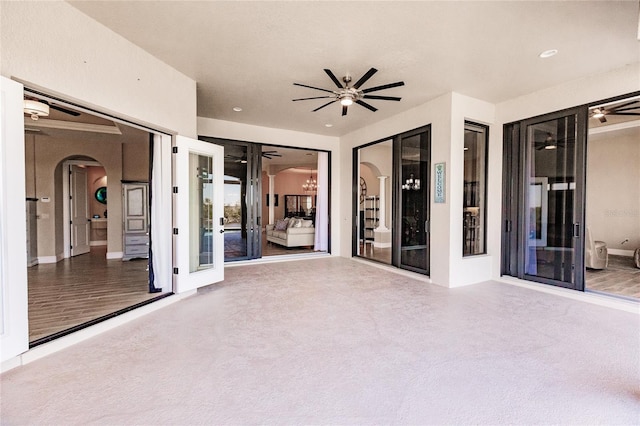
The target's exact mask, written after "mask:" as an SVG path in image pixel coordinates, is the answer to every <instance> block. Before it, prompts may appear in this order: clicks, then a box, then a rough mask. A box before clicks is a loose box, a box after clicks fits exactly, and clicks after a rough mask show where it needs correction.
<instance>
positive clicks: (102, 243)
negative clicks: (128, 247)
mask: <svg viewBox="0 0 640 426" xmlns="http://www.w3.org/2000/svg"><path fill="white" fill-rule="evenodd" d="M106 245H107V240H99V241H90V242H89V246H91V247H95V246H106Z"/></svg>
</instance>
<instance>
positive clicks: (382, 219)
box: [376, 176, 389, 232]
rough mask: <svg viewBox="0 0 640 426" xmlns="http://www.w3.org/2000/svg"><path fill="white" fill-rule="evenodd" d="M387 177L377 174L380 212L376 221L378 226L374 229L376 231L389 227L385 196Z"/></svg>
mask: <svg viewBox="0 0 640 426" xmlns="http://www.w3.org/2000/svg"><path fill="white" fill-rule="evenodd" d="M387 177H388V176H378V179H380V204H379V206H378V207H380V212H379V213H380V214H379V218H380V222H379V223H378V227H377V228H376V231H378V232H383V231H388V230H389V228H387V197H386V190H387V185H386V183H387Z"/></svg>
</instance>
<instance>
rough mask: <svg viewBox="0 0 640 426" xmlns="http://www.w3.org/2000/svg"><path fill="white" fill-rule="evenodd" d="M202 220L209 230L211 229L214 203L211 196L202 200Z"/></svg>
mask: <svg viewBox="0 0 640 426" xmlns="http://www.w3.org/2000/svg"><path fill="white" fill-rule="evenodd" d="M202 222H203V226H204V228H205V229H207V230H211V228H212V225H213V203H212V202H211V199H210V198H205V199H204V201H203V202H202Z"/></svg>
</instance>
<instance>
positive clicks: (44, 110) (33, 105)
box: [23, 99, 49, 120]
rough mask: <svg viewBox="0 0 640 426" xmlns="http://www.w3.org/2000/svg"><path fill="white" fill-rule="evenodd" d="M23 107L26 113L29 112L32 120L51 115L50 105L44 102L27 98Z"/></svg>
mask: <svg viewBox="0 0 640 426" xmlns="http://www.w3.org/2000/svg"><path fill="white" fill-rule="evenodd" d="M23 108H24V113H25V114H29V115H30V116H31V119H32V120H37V119H38V118H40V117H47V116H48V115H49V105H47V104H45V103H44V102H40V101H35V100H31V99H25V100H24V105H23Z"/></svg>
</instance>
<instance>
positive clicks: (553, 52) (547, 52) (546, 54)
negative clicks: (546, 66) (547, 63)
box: [538, 49, 558, 58]
mask: <svg viewBox="0 0 640 426" xmlns="http://www.w3.org/2000/svg"><path fill="white" fill-rule="evenodd" d="M557 53H558V49H549V50H545V51H544V52H542V53H541V54H540V55H538V56H540V57H541V58H550V57H552V56H555V55H556V54H557Z"/></svg>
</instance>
